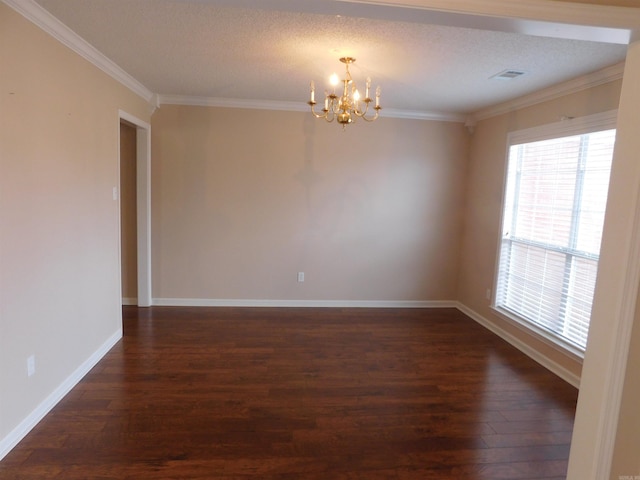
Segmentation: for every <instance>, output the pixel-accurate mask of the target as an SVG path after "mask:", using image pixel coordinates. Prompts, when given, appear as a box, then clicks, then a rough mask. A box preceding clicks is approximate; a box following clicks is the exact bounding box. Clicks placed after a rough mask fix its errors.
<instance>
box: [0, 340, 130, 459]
mask: <svg viewBox="0 0 640 480" xmlns="http://www.w3.org/2000/svg"><path fill="white" fill-rule="evenodd" d="M121 338H122V327H120V328H119V329H118V330H117V331H116V332H115V333H114V334H113V335H111V336H110V337H109V338H108V339H107V340H106V341H105V342H104V343H103V344H102V345H101V346H100V348H98V350H96V351H95V352H94V353H93V354H92V355H91V356H90V357H89V358H88V359H87V360H85V361H84V362H83V363H82V365H80V366H79V367H78V368H77V369H76V370H75V371H74V372H73V373H72V374H71V375H69V377H67V379H66V380H65V381H64V382H62V383H61V384H60V385H59V386H58V387H57V388H56V389H55V390H54V391H53V392H51V394H50V395H49V396H48V397H47V398H45V399H44V401H42V403H40V405H38V406H37V407H36V408H35V410H33V411H32V412H31V413H30V414H29V415H28V416H27V417H26V418H25V419H24V420H23V421H22V422H20V423H19V424H18V425H17V426H16V428H14V429H13V430H12V431H11V432H9V434H8V435H7V436H6V437H5V438H3V439H2V440H0V460H2V459H3V458H4V457H5V456H6V455H7V454H8V453H9V452H10V451H11V450H12V449H13V447H15V446H16V445H17V444H18V442H20V441H21V440H22V439H23V438H24V437H25V436H26V435H27V434H28V433H29V432H30V431H31V430H32V429H33V427H35V426H36V425H37V424H38V422H39V421H40V420H42V419H43V418H44V416H45V415H46V414H47V413H49V412H50V411H51V409H52V408H53V407H55V406H56V404H57V403H58V402H59V401H60V400H62V398H63V397H64V396H65V395H66V394H67V393H69V391H70V390H71V389H72V388H73V387H75V386H76V385H77V384H78V382H79V381H80V380H82V377H84V376H85V375H86V374H87V373H89V370H91V369H92V368H93V367H94V366H95V365H96V364H97V363H98V362H99V361H100V360H101V359H102V357H104V356H105V355H106V354H107V352H108V351H109V350H111V348H113V346H114V345H115V344H116V343H118V341H119V340H120V339H121Z"/></svg>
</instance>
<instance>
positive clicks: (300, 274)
mask: <svg viewBox="0 0 640 480" xmlns="http://www.w3.org/2000/svg"><path fill="white" fill-rule="evenodd" d="M298 282H300V283H302V282H304V272H298Z"/></svg>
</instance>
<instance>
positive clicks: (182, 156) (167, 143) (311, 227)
mask: <svg viewBox="0 0 640 480" xmlns="http://www.w3.org/2000/svg"><path fill="white" fill-rule="evenodd" d="M467 145H468V134H467V132H466V130H465V129H464V127H463V126H462V125H461V124H457V123H447V122H432V121H415V120H400V119H391V118H381V119H379V120H378V121H376V122H374V123H372V124H362V123H358V124H355V125H351V126H349V127H348V128H347V131H346V132H344V131H342V128H341V127H339V126H338V125H336V124H326V123H324V122H323V121H320V120H316V119H314V118H312V116H311V114H309V113H296V112H273V111H271V112H269V111H263V110H245V109H225V108H209V107H187V106H170V105H163V106H162V107H161V108H160V109H159V110H158V111H156V112H155V114H154V116H153V125H152V152H153V161H152V179H153V184H152V215H153V217H152V231H153V235H152V244H153V296H154V298H155V299H209V300H211V299H214V300H220V299H222V300H228V299H245V300H255V299H271V300H319V301H322V300H343V301H358V300H366V301H430V300H454V299H455V298H456V290H457V284H456V282H457V265H458V246H459V239H460V228H461V212H462V205H463V197H464V181H465V180H464V179H465V172H466V156H467ZM299 271H303V272H305V282H304V283H298V282H297V279H296V275H297V272H299Z"/></svg>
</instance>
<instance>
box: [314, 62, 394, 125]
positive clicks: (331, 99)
mask: <svg viewBox="0 0 640 480" xmlns="http://www.w3.org/2000/svg"><path fill="white" fill-rule="evenodd" d="M340 61H341V62H342V63H344V64H345V68H346V72H345V77H344V79H343V80H342V84H343V87H342V93H341V94H336V91H335V87H336V86H338V85H339V84H340V82H341V80H340V78H339V77H338V75H337V74H336V73H334V74H333V75H331V76H330V77H329V83H330V84H331V85H332V86H333V87H334V88H333V92H327V91H325V98H324V108H323V109H322V111H321V112H316V111H315V106H316V100H315V84H314V83H313V82H311V83H310V100H309V101H308V102H307V104H308V105H310V106H311V113H312V114H313V116H315V117H316V118H324V119H325V120H326V121H327V122H333V120H334V119H336V120H337V122H338V123H339V124H340V125H342V128H345V127H346V126H347V125H349V124H350V123H353V122H355V121H356V120H357V119H358V118H362V119H364V120H365V121H367V122H373V121H374V120H376V119H377V118H378V116H379V115H380V110H382V107H381V106H380V94H381V89H380V87H378V88H376V101H375V106H371V110H373V113H371V112H370V111H369V108H370V104H371V103H372V102H373V100H372V99H371V97H370V96H369V95H370V92H371V78H369V77H367V79H366V81H365V96H364V98H362V96H361V94H360V91H359V90H358V89H357V88H356V83H355V81H354V80H353V78H351V72H349V65H351V64H353V63H354V62H355V61H356V59H355V58H352V57H343V58H341V59H340ZM362 104H364V105H362ZM368 113H369V115H368V116H367V114H368Z"/></svg>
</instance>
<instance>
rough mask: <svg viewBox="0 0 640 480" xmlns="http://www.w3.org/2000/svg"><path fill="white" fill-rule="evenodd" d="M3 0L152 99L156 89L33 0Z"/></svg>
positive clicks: (97, 64) (109, 73) (83, 56)
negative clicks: (150, 88)
mask: <svg viewBox="0 0 640 480" xmlns="http://www.w3.org/2000/svg"><path fill="white" fill-rule="evenodd" d="M1 1H2V2H4V3H5V4H7V5H8V6H9V7H11V8H13V9H14V10H15V11H16V12H18V13H19V14H21V15H22V16H23V17H25V18H26V19H27V20H29V21H30V22H32V23H34V24H35V25H37V26H38V27H39V28H41V29H42V30H44V31H45V32H46V33H48V34H49V35H51V36H52V37H53V38H55V39H56V40H58V41H59V42H60V43H62V44H63V45H65V46H66V47H68V48H70V49H71V50H73V51H74V52H75V53H77V54H78V55H80V56H81V57H82V58H84V59H85V60H88V61H89V62H91V63H92V64H93V65H95V66H96V67H98V68H99V69H100V70H102V71H103V72H105V73H106V74H107V75H109V76H111V77H112V78H113V79H115V80H116V81H118V82H120V83H121V84H122V85H124V86H125V87H127V88H129V89H130V90H131V91H133V92H134V93H135V94H137V95H139V96H140V97H142V98H143V99H144V100H146V101H147V102H151V101H152V99H153V92H152V91H151V90H149V89H148V88H147V87H145V86H144V85H142V84H141V83H140V82H139V81H138V80H136V79H135V78H133V77H132V76H131V75H129V74H128V73H127V72H125V71H124V70H123V69H122V68H120V67H119V66H118V65H117V64H115V63H114V62H113V61H111V60H109V58H107V57H106V56H105V55H104V54H102V53H101V52H100V51H98V50H97V49H96V48H95V47H94V46H93V45H91V44H90V43H88V42H87V41H86V40H84V39H83V38H82V37H80V36H79V35H78V34H77V33H75V32H74V31H73V30H71V29H70V28H69V27H67V26H66V25H65V24H64V23H62V22H61V21H60V20H58V19H57V18H55V17H54V16H53V15H51V14H50V13H49V12H48V11H46V10H45V9H44V8H42V7H41V6H40V5H38V4H37V3H36V2H34V1H33V0H1Z"/></svg>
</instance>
